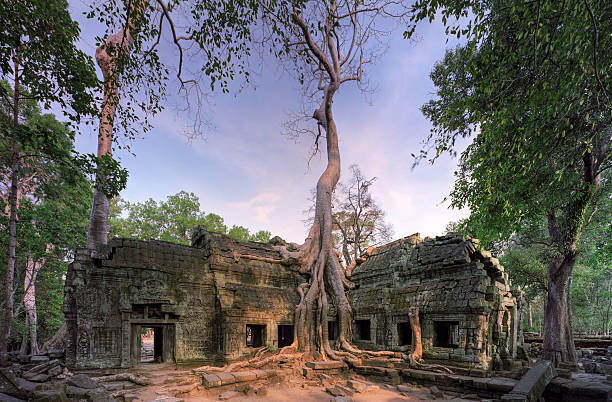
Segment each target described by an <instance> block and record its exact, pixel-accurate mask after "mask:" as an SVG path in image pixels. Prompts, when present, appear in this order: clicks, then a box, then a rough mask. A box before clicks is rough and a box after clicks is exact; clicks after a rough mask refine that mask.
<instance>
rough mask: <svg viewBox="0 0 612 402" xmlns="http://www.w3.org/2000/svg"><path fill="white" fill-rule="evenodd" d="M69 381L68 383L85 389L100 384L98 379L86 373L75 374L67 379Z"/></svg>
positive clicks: (96, 386)
mask: <svg viewBox="0 0 612 402" xmlns="http://www.w3.org/2000/svg"><path fill="white" fill-rule="evenodd" d="M67 383H68V385H72V386H75V387H78V388H85V389H94V388H98V387H99V386H100V384H98V382H97V381H96V380H94V379H92V378H90V377H89V376H87V375H85V374H75V375H73V376H72V377H71V378H70V379H69V380H68V381H67Z"/></svg>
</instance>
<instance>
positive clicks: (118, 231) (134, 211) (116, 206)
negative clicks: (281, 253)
mask: <svg viewBox="0 0 612 402" xmlns="http://www.w3.org/2000/svg"><path fill="white" fill-rule="evenodd" d="M110 215H111V216H110V218H109V226H108V228H109V229H108V231H109V236H110V237H115V236H116V237H128V238H136V239H142V240H163V241H169V242H173V243H179V244H190V243H191V237H192V235H193V231H194V230H195V229H197V227H198V226H204V227H205V228H206V230H208V231H209V232H215V233H223V234H227V235H228V236H230V237H232V238H234V239H236V240H240V241H249V240H251V241H259V242H263V243H266V242H268V241H269V240H270V237H271V234H270V232H267V231H263V230H260V231H259V232H257V233H255V234H253V235H251V234H250V233H249V230H248V229H247V228H245V227H243V226H236V225H234V226H232V228H231V229H230V230H229V231H228V230H227V226H226V225H225V223H224V220H223V218H222V217H220V216H219V215H217V214H214V213H208V214H205V213H204V212H201V211H200V200H199V199H198V197H197V196H196V195H195V194H193V193H187V192H186V191H180V192H178V193H177V194H174V195H171V196H168V198H167V199H166V201H160V202H157V201H155V200H153V199H152V198H149V199H148V200H147V201H144V202H127V201H123V200H121V199H118V198H115V199H113V200H112V201H111V214H110Z"/></svg>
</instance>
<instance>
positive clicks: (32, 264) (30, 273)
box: [23, 245, 51, 354]
mask: <svg viewBox="0 0 612 402" xmlns="http://www.w3.org/2000/svg"><path fill="white" fill-rule="evenodd" d="M50 246H51V245H47V251H49V250H50ZM44 264H45V259H44V258H42V259H41V260H40V261H34V258H32V257H31V256H29V257H28V258H27V261H26V271H25V279H24V283H23V287H24V294H23V305H24V307H25V312H26V318H27V319H26V323H27V324H26V328H27V329H28V330H27V334H28V338H29V341H30V344H31V348H30V353H31V354H36V353H38V352H39V349H38V337H37V330H36V325H37V324H38V319H37V313H36V277H37V275H38V272H39V271H40V269H41V268H42V266H43V265H44Z"/></svg>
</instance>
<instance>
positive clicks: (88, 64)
mask: <svg viewBox="0 0 612 402" xmlns="http://www.w3.org/2000/svg"><path fill="white" fill-rule="evenodd" d="M67 7H68V3H67V2H66V1H65V0H27V1H26V0H15V1H3V2H1V3H0V78H1V79H8V77H10V76H12V77H13V78H14V77H15V73H16V71H15V61H18V64H19V67H18V68H19V70H18V71H19V75H20V77H19V82H20V86H22V87H23V88H24V89H25V91H27V92H28V94H29V97H30V98H33V99H35V100H37V101H38V102H41V103H42V104H43V105H44V106H45V107H46V106H49V105H50V104H51V103H58V104H59V105H61V106H62V108H63V112H64V114H65V115H66V116H67V117H69V118H70V119H71V120H73V121H77V122H78V121H80V117H81V116H82V115H95V114H97V107H96V104H95V97H94V90H95V89H96V88H98V86H99V82H98V79H97V78H96V74H95V70H94V66H93V63H92V60H91V58H90V57H88V56H86V55H85V54H84V53H83V52H82V51H80V50H79V49H77V47H76V46H75V44H74V42H75V41H76V40H77V39H78V37H79V33H80V30H79V27H78V25H77V24H76V23H75V22H74V21H72V19H71V17H70V14H69V13H68V9H67ZM0 96H1V97H3V98H4V99H7V98H9V97H10V96H11V95H10V94H8V93H7V92H6V89H5V88H4V87H2V88H0Z"/></svg>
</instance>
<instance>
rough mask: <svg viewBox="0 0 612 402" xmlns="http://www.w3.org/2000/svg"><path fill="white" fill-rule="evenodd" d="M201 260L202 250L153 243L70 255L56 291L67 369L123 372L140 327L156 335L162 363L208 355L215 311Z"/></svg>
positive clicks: (213, 342)
mask: <svg viewBox="0 0 612 402" xmlns="http://www.w3.org/2000/svg"><path fill="white" fill-rule="evenodd" d="M206 260H207V259H206V255H205V253H204V252H203V251H202V250H199V249H196V248H192V247H187V246H181V245H177V244H172V243H166V242H159V241H150V242H146V241H137V240H128V239H113V240H111V242H110V244H109V245H108V246H107V247H104V248H103V249H99V250H97V252H95V253H93V255H92V253H91V252H89V251H88V250H78V251H77V253H76V257H75V260H74V262H73V263H72V264H71V265H70V267H69V268H68V273H67V277H66V285H65V290H64V306H63V310H64V314H65V316H66V323H67V328H68V346H67V351H66V363H67V364H68V366H70V367H75V368H79V369H85V368H104V367H123V368H126V367H130V366H131V365H132V364H133V363H134V361H133V360H135V359H138V357H139V353H140V350H139V343H138V342H139V341H140V329H141V328H143V327H158V328H161V330H162V331H163V338H164V342H165V343H166V345H165V347H164V352H163V353H165V356H164V359H165V360H176V361H185V360H194V359H201V360H205V359H210V358H211V356H214V355H215V354H216V353H217V352H218V343H219V342H218V337H219V334H218V330H217V328H218V325H217V321H218V318H219V309H218V304H217V303H216V297H215V290H214V286H215V284H214V276H213V275H212V273H210V272H209V271H208V270H207V264H206ZM174 345H175V346H174ZM137 354H138V355H137ZM138 360H139V359H138Z"/></svg>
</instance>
